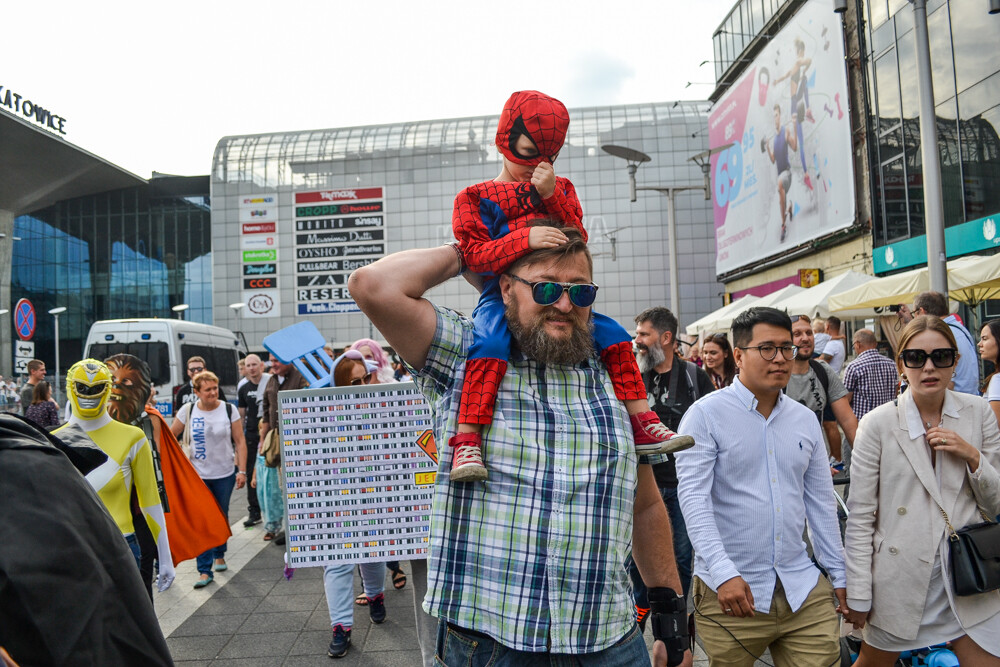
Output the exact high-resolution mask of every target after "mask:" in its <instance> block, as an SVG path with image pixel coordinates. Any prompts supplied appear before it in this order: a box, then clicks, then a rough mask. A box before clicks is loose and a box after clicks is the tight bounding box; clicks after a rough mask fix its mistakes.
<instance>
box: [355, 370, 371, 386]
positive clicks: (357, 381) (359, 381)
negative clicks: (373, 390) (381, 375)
mask: <svg viewBox="0 0 1000 667" xmlns="http://www.w3.org/2000/svg"><path fill="white" fill-rule="evenodd" d="M371 381H372V374H371V373H367V374H366V375H365V376H364V377H360V378H354V379H353V380H351V386H352V387H357V386H360V385H363V384H371Z"/></svg>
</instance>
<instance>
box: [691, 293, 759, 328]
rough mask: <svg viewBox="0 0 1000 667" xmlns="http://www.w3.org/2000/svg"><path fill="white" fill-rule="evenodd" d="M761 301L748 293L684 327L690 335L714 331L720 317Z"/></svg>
mask: <svg viewBox="0 0 1000 667" xmlns="http://www.w3.org/2000/svg"><path fill="white" fill-rule="evenodd" d="M756 301H759V298H758V297H756V296H752V295H749V294H748V295H747V296H745V297H743V298H742V299H737V300H736V301H733V302H732V303H731V304H729V305H728V306H723V307H722V308H719V309H718V310H714V311H712V312H711V313H709V314H708V315H705V316H704V317H702V318H701V319H699V320H695V321H694V322H692V323H691V324H689V325H687V327H685V328H684V331H685V332H686V333H687V335H689V336H700V335H701V334H703V333H713V332H714V331H716V329H714V328H713V326H714V324H715V321H716V320H717V319H719V318H720V317H724V316H725V315H726V313H728V312H729V311H731V310H733V309H736V308H748V307H749V306H750V305H752V304H753V303H754V302H756Z"/></svg>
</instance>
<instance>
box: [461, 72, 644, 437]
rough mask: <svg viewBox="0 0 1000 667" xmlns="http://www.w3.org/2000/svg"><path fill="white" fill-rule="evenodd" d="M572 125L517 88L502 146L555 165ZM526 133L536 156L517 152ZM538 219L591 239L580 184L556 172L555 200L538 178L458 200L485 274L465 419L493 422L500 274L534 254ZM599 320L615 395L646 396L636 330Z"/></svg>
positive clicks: (470, 251) (471, 191)
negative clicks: (531, 242)
mask: <svg viewBox="0 0 1000 667" xmlns="http://www.w3.org/2000/svg"><path fill="white" fill-rule="evenodd" d="M568 127H569V112H567V111H566V107H565V106H563V104H562V103H561V102H559V101H558V100H556V99H553V98H551V97H549V96H547V95H543V94H542V93H538V92H535V91H522V92H518V93H514V94H513V95H512V96H511V98H510V99H509V100H508V101H507V104H506V106H505V107H504V110H503V113H502V114H501V115H500V123H499V125H498V128H497V136H496V144H497V148H499V149H500V152H501V153H502V154H503V156H504V157H506V158H507V159H508V160H510V161H512V162H515V163H517V164H523V165H528V166H537V165H538V164H539V163H541V162H549V163H552V162H555V158H556V155H557V154H558V153H559V150H560V149H561V148H562V145H563V141H564V140H565V139H566V130H567V128H568ZM522 134H525V135H528V137H529V138H530V139H531V140H532V141H533V142H534V144H535V146H536V148H537V149H538V153H539V154H538V156H536V157H533V158H529V157H525V156H523V155H520V154H519V153H517V152H516V149H515V144H516V142H517V140H518V138H519V137H520V136H521V135H522ZM538 218H549V219H552V220H555V221H558V222H561V223H562V224H563V225H565V226H567V227H574V228H576V229H578V230H580V233H581V234H583V238H584V240H586V239H587V232H586V230H584V228H583V221H582V218H583V213H582V210H581V207H580V200H579V199H578V198H577V195H576V189H575V188H574V187H573V184H572V183H570V182H569V180H568V179H566V178H562V177H561V176H557V177H556V187H555V192H554V193H553V194H552V196H551V197H549V198H548V199H542V198H541V196H540V195H539V194H538V191H537V190H536V189H535V187H534V186H533V185H531V183H526V182H501V181H486V182H484V183H477V184H476V185H471V186H469V187H467V188H466V189H464V190H462V192H460V193H459V194H458V196H457V197H456V198H455V209H454V212H453V214H452V229H453V231H454V233H455V238H456V239H458V242H459V246H460V247H461V250H462V254H463V255H464V257H465V262H466V264H467V266H468V268H469V270H471V271H474V272H475V273H478V274H480V275H482V276H483V277H484V278H486V282H485V285H484V287H483V293H482V295H481V296H480V298H479V304H478V305H477V306H476V309H475V311H473V313H472V319H473V321H474V323H475V333H474V337H473V343H472V347H471V348H470V350H469V358H468V361H467V363H466V367H465V381H464V384H463V386H462V399H461V405H460V408H459V415H458V421H459V423H461V424H489V423H491V422H492V421H493V410H494V407H495V404H496V397H497V391H498V390H499V387H500V381H501V379H502V378H503V376H504V373H506V372H507V358H508V357H509V356H510V343H511V336H510V330H509V329H508V328H507V320H506V318H505V317H504V304H503V299H502V297H501V295H500V281H499V278H498V276H499V275H500V274H502V273H504V272H505V271H506V270H507V269H508V268H509V267H510V265H511V264H513V263H514V262H515V261H516V260H518V259H520V258H521V257H523V256H525V255H527V254H528V253H530V252H531V249H530V248H529V247H528V232H529V226H528V223H529V221H531V220H534V219H538ZM593 321H594V342H595V344H596V346H597V349H599V350H601V359H602V360H603V361H604V364H605V366H606V367H607V369H608V372H609V374H610V375H611V380H612V384H613V385H614V388H615V396H616V397H617V398H618V399H619V400H630V399H645V398H646V390H645V388H644V386H643V383H642V375H641V374H640V372H639V367H638V365H637V364H636V361H635V356H634V355H633V353H632V338H631V336H629V334H628V332H627V331H626V330H625V329H624V327H622V326H621V325H620V324H618V323H617V322H615V321H614V320H612V319H611V318H609V317H607V316H605V315H600V314H598V313H593Z"/></svg>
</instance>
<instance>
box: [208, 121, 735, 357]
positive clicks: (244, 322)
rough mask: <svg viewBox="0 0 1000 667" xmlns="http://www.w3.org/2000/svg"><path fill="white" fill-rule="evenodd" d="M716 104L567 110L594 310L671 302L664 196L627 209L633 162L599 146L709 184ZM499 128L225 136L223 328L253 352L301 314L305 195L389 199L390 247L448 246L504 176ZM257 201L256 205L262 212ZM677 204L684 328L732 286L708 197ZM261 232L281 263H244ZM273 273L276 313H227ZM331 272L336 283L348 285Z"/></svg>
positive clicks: (643, 177)
mask: <svg viewBox="0 0 1000 667" xmlns="http://www.w3.org/2000/svg"><path fill="white" fill-rule="evenodd" d="M707 110H708V103H706V102H698V103H692V102H678V103H663V104H634V105H622V106H611V107H596V108H586V109H571V110H570V118H571V123H570V128H569V135H568V136H567V139H566V144H565V145H564V147H563V150H562V151H561V152H560V154H559V159H558V161H557V162H556V164H555V169H556V173H557V174H559V175H562V176H566V177H567V178H569V179H570V180H571V181H572V182H573V184H574V185H575V187H576V189H577V192H578V194H579V197H580V200H581V202H582V204H583V211H584V221H583V222H584V226H585V227H586V229H587V230H588V233H589V236H590V247H591V250H592V252H593V253H594V254H595V281H596V282H597V283H598V284H599V285H600V286H601V292H600V295H599V297H598V304H597V307H598V309H599V310H600V311H601V312H604V313H606V314H608V315H610V316H611V317H614V318H615V319H617V320H618V321H619V322H620V323H621V324H622V325H624V326H626V328H628V329H632V328H633V327H634V323H633V319H632V318H633V317H634V316H635V315H636V314H638V313H639V312H640V311H641V310H643V309H644V308H646V307H648V306H650V305H654V304H655V305H668V301H669V287H670V285H669V278H668V267H669V259H668V252H667V229H666V218H667V213H666V210H667V202H666V198H665V197H663V196H662V195H660V194H658V193H656V192H640V193H639V197H638V201H636V202H635V203H630V202H629V182H628V174H627V171H626V164H625V162H624V161H623V160H621V159H618V158H615V157H612V156H610V155H608V154H607V153H605V152H604V151H602V150H601V146H603V145H606V144H614V145H619V146H626V147H629V148H633V149H637V150H640V151H643V152H644V153H647V154H648V155H649V156H650V157H651V158H652V159H651V161H650V162H647V163H645V164H643V165H642V166H640V167H639V171H638V174H637V181H638V185H639V186H640V187H642V186H668V185H675V186H680V185H701V184H702V183H703V178H702V173H701V170H700V169H699V168H698V166H697V165H695V164H694V163H692V162H690V161H689V158H690V157H691V156H693V155H695V154H697V153H700V152H702V151H704V150H706V149H707V147H708V145H707V144H708V141H707ZM496 125H497V117H496V116H483V117H475V118H459V119H447V120H434V121H424V122H414V123H402V124H394V125H380V126H370V127H354V128H341V129H329V130H316V131H306V132H293V133H280V134H267V135H254V136H242V137H227V138H225V139H223V140H222V141H221V142H220V143H219V145H218V146H217V148H216V153H215V159H214V162H213V168H212V175H211V178H212V248H213V251H214V278H215V282H214V284H215V307H214V321H215V323H216V324H218V325H220V326H227V327H229V328H231V329H234V330H239V331H242V332H243V333H244V334H245V335H246V338H247V341H248V344H249V345H250V347H251V348H252V349H256V348H258V347H259V343H260V340H261V338H263V336H265V335H267V334H268V333H270V332H273V331H275V330H277V329H280V328H282V327H284V326H287V325H289V324H292V323H293V322H295V321H297V320H298V319H301V318H300V317H299V316H298V314H297V310H296V304H297V301H300V300H301V299H300V296H299V289H300V288H301V287H302V285H303V284H305V281H307V280H308V277H307V276H304V275H302V274H301V273H300V274H297V273H296V272H297V271H299V270H300V269H301V268H302V267H301V263H297V262H296V261H295V259H297V258H298V257H302V256H303V255H301V254H298V253H299V252H300V251H301V250H302V246H301V245H300V246H298V248H297V247H296V244H297V243H298V244H301V243H302V242H303V241H302V240H301V236H302V235H299V237H297V236H296V235H295V233H294V226H295V219H294V218H295V216H296V215H297V214H299V213H297V212H296V210H295V209H296V207H295V206H294V200H295V195H296V193H300V194H301V193H304V192H312V191H317V190H319V191H323V190H331V191H333V192H330V193H329V194H330V195H331V196H333V195H337V196H340V195H339V194H337V193H341V192H342V191H344V190H348V189H357V190H358V191H366V192H367V191H373V192H379V193H381V194H379V195H378V196H379V197H381V199H380V202H379V206H380V207H382V208H381V214H380V215H381V216H382V217H384V235H385V236H384V239H385V240H384V247H385V252H386V253H392V252H398V251H400V250H404V249H407V248H417V247H428V246H434V245H440V244H442V243H445V242H447V241H450V240H452V238H453V235H452V230H451V214H452V204H453V200H454V198H455V195H456V194H457V193H458V192H459V191H460V190H461V189H462V188H464V187H466V186H467V185H469V184H472V183H475V182H479V181H485V180H489V179H491V178H495V177H496V175H497V174H498V173H499V172H500V168H501V160H500V156H499V154H498V152H497V150H496V148H495V147H494V146H493V145H492V143H493V139H494V136H495V134H496ZM379 188H381V190H378V189H379ZM313 194H318V193H313ZM324 194H326V193H324ZM253 202H260V207H259V208H258V209H257V210H254V209H253ZM268 202H272V203H273V205H274V207H275V209H274V211H275V212H274V214H273V217H264V218H260V217H257V218H254V217H253V216H254V215H256V214H264V215H272V213H271V212H270V211H268V210H267V206H268V205H269V204H268ZM676 204H677V210H676V220H677V248H678V257H677V266H678V270H679V274H680V299H681V303H680V307H679V311H680V313H681V323H682V324H684V323H688V322H691V321H693V320H695V319H697V318H698V317H700V316H701V315H704V314H707V313H708V312H710V311H712V310H714V309H716V308H717V307H719V306H720V305H721V304H722V297H721V292H722V286H721V285H720V284H719V283H717V282H716V279H715V271H714V267H715V242H714V232H713V226H712V209H711V205H710V202H708V201H706V200H705V198H704V196H703V194H702V193H701V192H700V191H694V192H685V193H681V194H678V195H677V199H676ZM248 205H249V206H250V208H248ZM298 210H299V211H301V207H299V209H298ZM272 219H273V220H275V222H273V223H272V222H263V223H256V222H255V220H265V221H270V220H272ZM261 231H267V232H273V233H272V234H271V237H270V240H269V241H268V242H269V243H272V245H273V250H270V249H267V250H264V251H262V252H263V253H271V254H270V255H266V254H254V255H253V256H254V257H271V258H274V259H256V260H254V261H257V262H262V263H257V264H247V263H245V262H244V260H245V259H246V255H247V248H248V247H259V248H265V247H266V246H264V245H263V244H260V243H258V239H259V238H260V237H263V236H265V235H264V234H261V233H258V232H261ZM250 244H256V245H250ZM248 261H249V260H248ZM255 271H259V272H260V273H255ZM264 272H266V275H268V276H269V278H270V281H268V282H269V285H271V286H273V287H274V290H273V291H272V294H273V295H274V298H273V301H274V302H275V303H277V304H278V305H277V306H276V307H274V308H271V309H270V310H269V311H268V312H267V313H263V312H257V313H254V312H251V308H249V307H248V308H245V309H243V312H242V314H241V315H238V314H237V313H234V312H233V311H232V310H230V309H229V308H228V307H227V305H226V304H230V303H238V302H244V303H249V301H251V300H252V297H253V293H252V292H248V291H247V289H248V287H247V285H248V284H250V283H251V281H254V280H257V278H255V277H248V276H260V275H265V273H264ZM329 278H330V280H331V282H330V283H328V284H339V283H335V282H333V279H334V278H336V279H337V280H340V279H341V277H340V276H329ZM431 297H432V298H433V299H434V300H435V301H436V302H438V303H441V304H443V305H445V306H449V307H452V308H456V309H459V310H462V311H464V312H467V313H471V312H472V309H473V307H474V306H475V303H476V293H475V290H474V289H473V288H472V287H471V286H469V285H468V284H466V283H465V281H463V280H460V279H456V280H452V281H450V282H448V283H446V284H445V285H442V286H440V287H438V288H436V289H435V290H434V292H433V293H432V295H431ZM300 305H301V304H300ZM238 316H239V317H240V319H239V320H237V319H236V318H237V317H238ZM308 317H309V318H310V319H312V320H313V321H314V322H315V323H316V325H317V326H318V327H319V329H320V330H321V331H322V332H323V333H324V335H325V336H326V337H327V339H329V340H331V341H337V342H350V341H353V340H355V339H357V338H360V337H366V336H368V337H378V333H377V332H376V331H374V330H373V329H372V328H371V325H370V324H369V323H368V321H367V319H366V318H364V316H363V315H361V314H359V313H339V314H324V315H309V316H308Z"/></svg>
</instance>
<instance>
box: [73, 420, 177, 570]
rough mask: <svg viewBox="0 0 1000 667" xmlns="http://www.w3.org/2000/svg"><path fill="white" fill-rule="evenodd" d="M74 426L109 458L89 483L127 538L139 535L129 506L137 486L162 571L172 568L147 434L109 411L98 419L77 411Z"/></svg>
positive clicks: (94, 471) (91, 474)
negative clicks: (122, 421)
mask: <svg viewBox="0 0 1000 667" xmlns="http://www.w3.org/2000/svg"><path fill="white" fill-rule="evenodd" d="M70 424H76V425H77V426H79V427H80V428H81V429H83V430H84V431H85V432H86V433H87V435H89V436H90V439H91V440H93V441H94V444H96V445H97V446H98V447H100V448H101V451H103V452H104V453H105V454H107V455H108V460H107V461H106V462H105V463H104V464H103V465H101V466H98V467H97V468H95V469H94V470H92V471H90V473H89V474H88V475H87V481H88V482H90V485H91V486H92V487H93V488H94V490H95V491H97V495H98V496H100V498H101V501H103V502H104V506H105V507H106V508H107V510H108V512H109V513H110V514H111V517H112V518H113V519H114V520H115V523H117V524H118V529H119V530H121V531H122V534H123V535H128V534H130V533H134V532H135V527H134V526H133V525H132V511H131V507H130V503H129V501H130V497H131V495H132V486H133V484H134V485H135V490H136V495H137V496H138V497H139V507H140V508H141V509H142V513H143V516H145V518H146V523H147V524H148V525H149V530H150V532H151V533H152V534H153V539H154V540H156V549H157V557H158V559H159V562H160V568H161V570H162V569H163V565H164V564H171V565H172V561H171V557H170V546H169V544H168V543H167V530H166V522H165V520H164V517H163V506H162V505H161V504H160V495H159V493H158V491H157V488H156V474H155V472H154V470H153V454H152V452H151V451H150V445H149V441H148V440H146V434H145V433H143V432H142V429H141V428H138V427H135V426H129V425H128V424H122V423H121V422H118V421H115V420H114V419H112V418H111V416H110V415H109V414H108V413H107V412H103V413H102V414H101V415H99V416H98V417H96V418H95V419H81V418H80V417H78V416H77V415H76V413H75V412H74V413H73V416H72V417H70V420H69V422H67V426H68V425H70ZM62 428H66V426H63V427H62ZM62 428H60V429H56V431H55V435H57V436H58V435H59V431H60V430H62Z"/></svg>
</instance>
